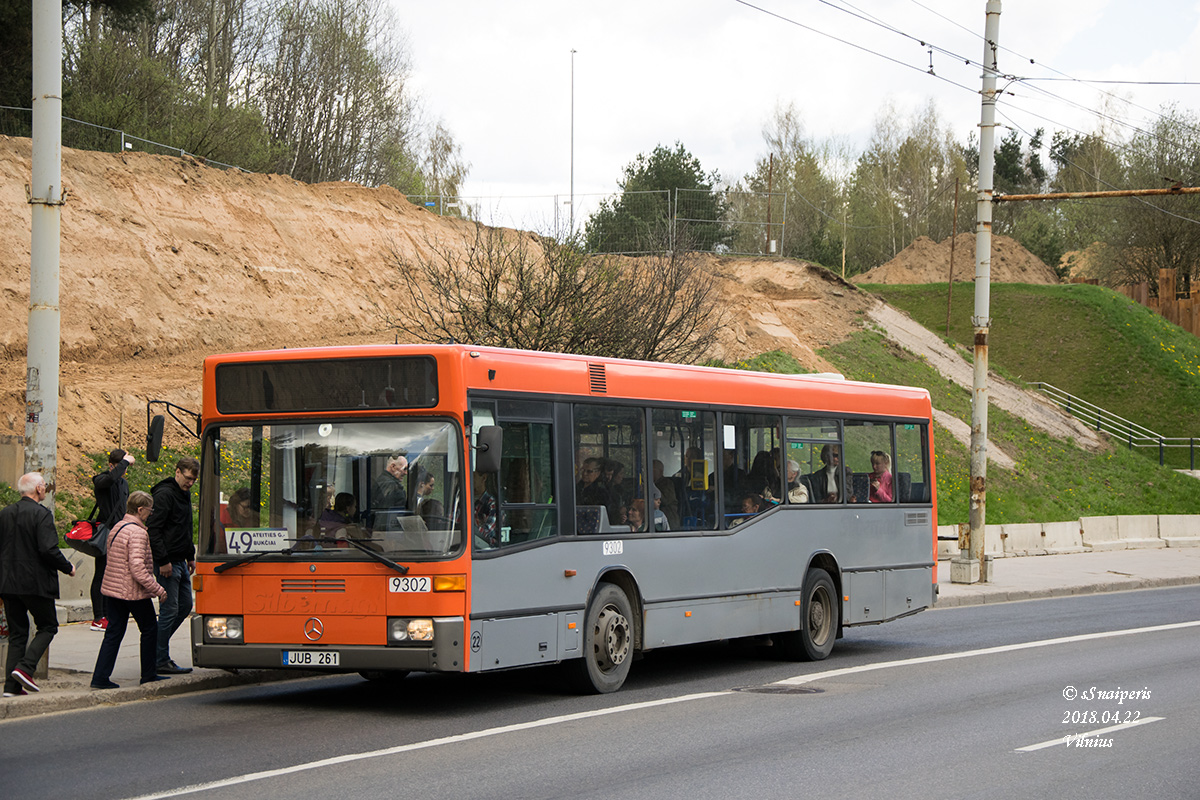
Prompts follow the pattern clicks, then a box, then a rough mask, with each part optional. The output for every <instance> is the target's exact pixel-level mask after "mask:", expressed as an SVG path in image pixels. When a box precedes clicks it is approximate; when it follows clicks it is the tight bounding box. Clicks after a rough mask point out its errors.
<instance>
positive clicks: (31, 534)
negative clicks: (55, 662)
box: [0, 472, 75, 697]
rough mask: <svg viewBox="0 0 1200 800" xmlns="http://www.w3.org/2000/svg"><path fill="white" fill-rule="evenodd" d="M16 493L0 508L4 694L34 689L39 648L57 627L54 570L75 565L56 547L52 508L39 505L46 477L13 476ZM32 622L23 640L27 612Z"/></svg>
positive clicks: (67, 570) (42, 648)
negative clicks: (34, 628) (33, 627)
mask: <svg viewBox="0 0 1200 800" xmlns="http://www.w3.org/2000/svg"><path fill="white" fill-rule="evenodd" d="M17 491H18V492H20V493H21V499H20V500H18V501H17V502H15V503H13V504H12V505H10V506H8V507H6V508H5V509H3V510H0V599H3V600H4V611H5V613H6V615H7V617H8V663H7V664H5V665H4V676H5V677H4V696H5V697H15V696H17V695H22V694H26V693H27V692H37V691H40V689H39V688H38V685H37V683H36V682H34V680H33V672H34V670H35V669H36V668H37V663H38V661H40V660H41V658H42V654H43V653H45V652H46V648H47V647H49V646H50V641H51V640H52V639H53V638H54V635H55V634H56V633H58V614H57V612H56V611H55V609H54V601H55V600H56V599H57V598H58V575H56V574H55V570H57V571H58V572H64V573H66V574H67V575H74V574H75V566H74V565H73V564H72V563H71V562H70V561H68V560H67V557H66V556H64V555H63V554H62V551H61V550H59V549H58V531H56V530H55V528H54V513H53V512H52V511H51V510H50V509H48V508H46V507H45V506H43V505H41V502H42V501H43V500H45V499H46V491H47V490H46V479H45V478H43V477H42V475H41V473H39V472H29V473H26V474H24V475H22V476H21V477H20V479H18V480H17ZM30 616H32V617H33V622H34V624H35V625H37V633H36V634H35V635H34V637H33V641H29V617H30Z"/></svg>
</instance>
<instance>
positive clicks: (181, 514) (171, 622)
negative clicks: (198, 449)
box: [146, 456, 200, 675]
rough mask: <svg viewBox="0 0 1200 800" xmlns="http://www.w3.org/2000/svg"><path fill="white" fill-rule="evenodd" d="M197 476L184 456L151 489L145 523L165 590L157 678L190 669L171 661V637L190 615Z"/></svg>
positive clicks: (160, 608)
mask: <svg viewBox="0 0 1200 800" xmlns="http://www.w3.org/2000/svg"><path fill="white" fill-rule="evenodd" d="M199 475H200V462H199V461H197V460H196V459H194V458H191V457H188V456H185V457H184V458H181V459H179V461H177V462H176V464H175V477H173V478H166V479H164V480H161V481H159V482H158V483H156V484H155V485H154V488H153V489H152V490H151V492H150V493H151V495H153V497H154V510H153V511H152V512H150V519H149V520H147V521H146V529H147V531H149V533H150V550H151V551H152V552H153V554H154V569H155V573H156V575H155V577H156V578H158V582H159V583H161V584H162V585H163V588H164V589H166V590H167V596H166V597H165V598H164V599H163V600H162V601H160V602H159V604H158V664H157V666H156V669H157V670H158V673H159V674H160V675H182V674H183V673H185V672H191V671H192V668H191V667H181V666H179V665H178V664H176V663H175V662H174V661H172V660H171V635H172V634H174V633H175V631H177V630H179V626H180V625H182V624H183V623H184V622H186V621H187V618H188V614H191V613H192V573H193V572H195V571H196V544H195V542H193V541H192V495H191V489H192V484H193V483H195V482H196V478H197V477H198V476H199Z"/></svg>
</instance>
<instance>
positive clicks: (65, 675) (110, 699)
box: [0, 669, 328, 721]
mask: <svg viewBox="0 0 1200 800" xmlns="http://www.w3.org/2000/svg"><path fill="white" fill-rule="evenodd" d="M206 673H207V674H205V673H202V674H199V675H197V674H195V673H193V674H191V675H180V676H177V677H173V678H171V679H169V680H166V681H158V682H156V683H152V684H147V685H144V686H143V685H141V684H131V685H129V686H122V687H121V688H120V689H103V690H97V689H91V688H89V687H88V683H89V681H90V680H91V674H90V673H83V672H75V671H73V670H62V669H51V670H50V677H49V678H48V679H47V680H46V681H45V684H46V685H45V688H44V689H43V690H42V691H41V692H38V693H37V694H30V695H26V696H24V697H12V698H8V699H6V700H5V701H4V702H3V703H0V721H4V720H10V719H19V718H21V717H32V716H38V715H41V714H53V713H55V712H58V711H77V710H79V709H83V708H93V707H96V706H115V705H123V704H125V703H130V702H134V701H138V700H152V699H155V698H158V697H173V696H175V695H180V694H190V693H192V692H201V691H205V690H208V689H226V688H229V687H232V686H252V685H258V684H264V683H280V682H282V681H292V680H299V679H302V678H313V677H317V676H320V675H327V674H328V673H323V672H284V671H282V670H269V669H258V670H242V671H240V672H238V673H236V674H235V673H232V672H224V671H221V672H212V671H206ZM64 682H69V683H73V684H78V688H76V687H75V686H73V687H72V688H69V689H58V688H54V684H56V683H64Z"/></svg>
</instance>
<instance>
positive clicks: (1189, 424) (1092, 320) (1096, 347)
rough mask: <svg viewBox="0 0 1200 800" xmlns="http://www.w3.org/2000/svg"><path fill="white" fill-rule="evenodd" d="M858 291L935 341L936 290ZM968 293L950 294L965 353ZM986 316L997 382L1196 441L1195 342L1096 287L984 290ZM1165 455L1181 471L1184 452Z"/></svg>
mask: <svg viewBox="0 0 1200 800" xmlns="http://www.w3.org/2000/svg"><path fill="white" fill-rule="evenodd" d="M864 288H867V289H869V290H870V291H871V292H873V293H874V294H876V295H879V296H880V297H882V298H883V299H884V300H886V301H887V302H889V303H891V304H892V305H894V306H896V307H898V308H901V309H903V310H904V311H906V312H908V314H909V315H910V316H912V318H913V319H915V320H917V321H918V322H920V323H921V324H922V325H924V326H925V327H927V328H929V329H930V330H932V331H936V332H937V333H938V334H939V335H943V334H944V332H945V329H946V287H945V286H942V285H937V284H928V285H920V286H883V285H878V284H875V285H871V286H868V287H864ZM972 292H973V288H972V285H971V284H969V283H963V284H958V285H956V286H955V287H954V297H955V307H956V308H957V312H956V313H955V314H954V316H953V319H952V322H951V326H950V339H951V340H952V341H954V342H956V343H958V344H960V345H962V346H963V347H966V348H967V349H970V348H971V347H972V342H973V337H974V331H973V329H972V328H971V320H970V316H971V315H970V303H971V297H972ZM991 311H992V328H991V331H990V336H989V349H988V356H989V365H990V366H992V367H993V368H995V369H996V371H997V372H999V373H1000V374H1001V375H1005V376H1007V377H1010V378H1012V379H1014V380H1019V381H1043V382H1046V383H1050V384H1053V385H1055V386H1057V387H1059V388H1060V389H1063V390H1065V391H1067V392H1070V393H1071V394H1074V395H1076V396H1078V397H1081V398H1082V399H1084V400H1087V401H1088V402H1090V403H1093V404H1095V405H1098V406H1100V407H1101V408H1105V409H1107V410H1109V411H1111V412H1113V413H1115V414H1118V415H1120V416H1122V417H1125V418H1126V419H1129V420H1132V421H1133V422H1136V423H1138V424H1140V425H1144V426H1146V427H1148V428H1150V429H1151V430H1154V431H1156V432H1158V433H1160V434H1162V435H1163V436H1180V437H1187V436H1194V437H1198V438H1200V338H1197V337H1196V336H1193V335H1191V334H1190V333H1188V332H1186V331H1184V330H1183V329H1182V328H1180V327H1178V326H1176V325H1172V324H1171V323H1169V322H1167V321H1166V320H1165V319H1163V318H1162V317H1160V316H1159V315H1158V314H1155V313H1154V312H1152V311H1150V310H1149V309H1147V308H1145V307H1143V306H1141V305H1138V304H1137V303H1134V302H1133V301H1132V300H1130V299H1128V298H1127V297H1124V296H1123V295H1119V294H1117V293H1116V292H1113V291H1112V290H1110V289H1104V288H1101V287H1098V286H1085V285H1069V286H1032V285H1027V284H993V285H992V294H991ZM1142 452H1143V454H1146V455H1149V456H1150V457H1152V458H1154V459H1155V460H1157V458H1158V453H1157V450H1143V451H1142ZM1167 452H1168V455H1169V458H1170V465H1171V466H1176V467H1187V466H1188V465H1189V464H1188V452H1187V450H1186V449H1177V450H1168V451H1167Z"/></svg>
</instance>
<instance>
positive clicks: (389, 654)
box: [192, 615, 465, 672]
mask: <svg viewBox="0 0 1200 800" xmlns="http://www.w3.org/2000/svg"><path fill="white" fill-rule="evenodd" d="M462 633H463V620H462V617H454V618H449V619H436V620H434V642H435V644H433V645H432V646H429V647H415V646H408V647H386V646H383V645H324V646H316V645H311V644H307V645H300V644H263V643H254V644H213V643H208V642H205V641H204V619H203V617H202V616H199V615H197V616H195V617H193V618H192V663H193V664H194V665H195V666H197V667H209V668H213V669H284V670H288V669H294V670H306V671H314V670H315V671H319V672H359V671H368V670H371V671H375V670H380V671H395V670H404V671H408V672H463V671H465V670H464V664H463V646H462ZM305 652H308V653H312V654H313V655H314V656H316V655H317V654H320V653H336V654H337V664H336V665H330V666H322V665H321V664H319V663H317V662H318V661H319V660H321V659H318V658H313V659H307V661H308V663H297V664H294V665H293V664H288V663H285V660H284V654H285V653H287V654H294V653H305ZM300 660H301V662H304V661H306V659H300Z"/></svg>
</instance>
